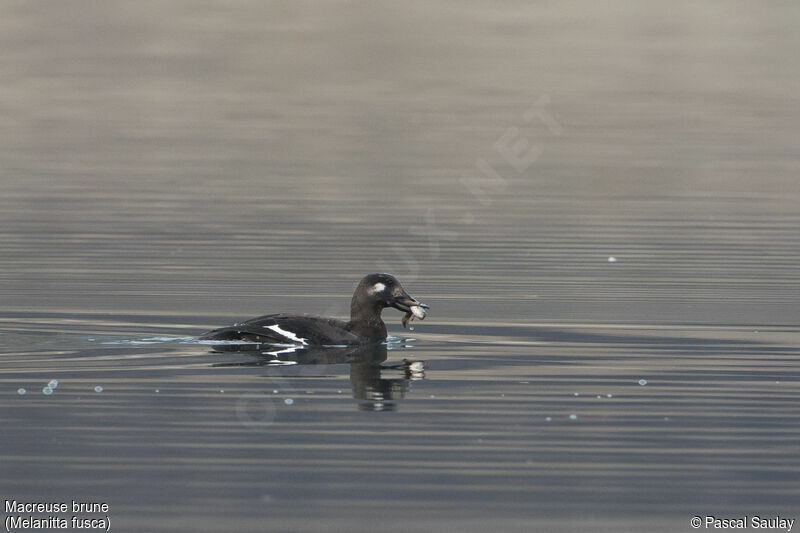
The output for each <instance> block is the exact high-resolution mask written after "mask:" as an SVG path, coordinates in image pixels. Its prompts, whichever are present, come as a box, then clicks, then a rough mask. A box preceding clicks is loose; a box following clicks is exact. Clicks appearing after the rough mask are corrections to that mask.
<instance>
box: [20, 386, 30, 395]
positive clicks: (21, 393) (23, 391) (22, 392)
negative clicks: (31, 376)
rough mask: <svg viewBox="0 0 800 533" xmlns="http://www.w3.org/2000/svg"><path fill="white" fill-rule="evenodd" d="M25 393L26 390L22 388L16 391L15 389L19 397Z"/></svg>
mask: <svg viewBox="0 0 800 533" xmlns="http://www.w3.org/2000/svg"><path fill="white" fill-rule="evenodd" d="M26 392H28V391H26V390H25V389H23V388H22V387H20V388H18V389H17V394H19V395H20V396H22V395H23V394H25V393H26Z"/></svg>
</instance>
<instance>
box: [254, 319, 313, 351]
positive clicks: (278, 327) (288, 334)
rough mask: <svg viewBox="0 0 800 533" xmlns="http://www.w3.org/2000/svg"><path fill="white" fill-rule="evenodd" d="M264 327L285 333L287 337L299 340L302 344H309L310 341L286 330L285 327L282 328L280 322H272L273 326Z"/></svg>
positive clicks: (291, 339)
mask: <svg viewBox="0 0 800 533" xmlns="http://www.w3.org/2000/svg"><path fill="white" fill-rule="evenodd" d="M264 327H265V328H267V329H271V330H272V331H274V332H275V333H277V334H279V335H283V336H284V337H286V338H287V339H289V340H290V341H294V342H299V343H300V344H302V345H304V346H305V345H308V343H307V342H306V340H305V339H303V338H300V337H298V336H297V335H295V334H294V333H292V332H291V331H286V330H285V329H281V327H280V326H279V325H278V324H272V325H271V326H264Z"/></svg>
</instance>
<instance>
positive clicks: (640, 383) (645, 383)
mask: <svg viewBox="0 0 800 533" xmlns="http://www.w3.org/2000/svg"><path fill="white" fill-rule="evenodd" d="M639 385H641V386H642V387H644V386H645V385H647V380H646V379H640V380H639Z"/></svg>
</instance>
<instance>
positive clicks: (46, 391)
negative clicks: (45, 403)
mask: <svg viewBox="0 0 800 533" xmlns="http://www.w3.org/2000/svg"><path fill="white" fill-rule="evenodd" d="M42 394H46V395H48V396H49V395H51V394H53V389H51V388H50V387H45V388H43V389H42Z"/></svg>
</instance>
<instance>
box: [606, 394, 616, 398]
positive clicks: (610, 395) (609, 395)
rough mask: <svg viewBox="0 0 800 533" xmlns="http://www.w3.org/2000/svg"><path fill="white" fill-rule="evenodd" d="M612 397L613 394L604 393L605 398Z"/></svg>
mask: <svg viewBox="0 0 800 533" xmlns="http://www.w3.org/2000/svg"><path fill="white" fill-rule="evenodd" d="M613 397H614V395H613V394H606V398H613Z"/></svg>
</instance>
